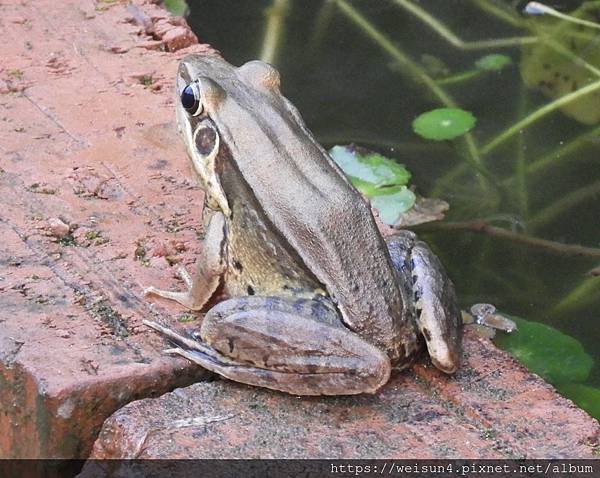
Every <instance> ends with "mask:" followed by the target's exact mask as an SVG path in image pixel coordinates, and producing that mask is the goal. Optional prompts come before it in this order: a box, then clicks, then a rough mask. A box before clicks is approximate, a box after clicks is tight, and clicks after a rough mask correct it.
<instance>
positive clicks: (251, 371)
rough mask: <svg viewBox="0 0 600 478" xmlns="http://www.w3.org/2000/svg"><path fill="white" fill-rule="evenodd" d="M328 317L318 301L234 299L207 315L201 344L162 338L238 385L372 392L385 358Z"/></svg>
mask: <svg viewBox="0 0 600 478" xmlns="http://www.w3.org/2000/svg"><path fill="white" fill-rule="evenodd" d="M327 315H329V313H328V311H325V312H324V311H323V310H322V308H321V304H319V303H318V302H316V301H310V300H301V301H285V300H284V299H278V298H274V297H258V296H254V297H247V298H237V299H231V300H228V301H225V302H221V303H220V304H218V305H217V306H215V307H214V308H213V309H212V310H211V311H210V312H209V313H208V314H207V316H206V317H205V318H204V320H203V322H202V326H201V330H200V336H201V337H202V341H201V342H200V341H195V340H191V339H188V338H186V337H182V336H179V335H178V334H176V333H173V332H172V331H168V332H167V335H168V336H169V338H170V339H171V340H173V341H174V342H175V343H177V344H178V345H179V348H178V349H173V350H172V351H171V352H172V353H178V354H179V355H182V356H184V357H186V358H188V359H189V360H192V361H194V362H196V363H198V364H199V365H201V366H202V367H204V368H207V369H209V370H212V371H213V372H216V373H218V374H220V375H222V376H224V377H227V378H229V379H231V380H235V381H237V382H242V383H246V384H248V385H255V386H260V387H266V388H271V389H274V390H280V391H283V392H287V393H291V394H294V395H353V394H358V393H373V392H375V391H376V390H377V389H378V388H379V387H381V386H382V385H383V384H385V383H386V382H387V381H388V379H389V376H390V370H391V366H390V361H389V359H388V357H387V356H386V355H385V353H384V352H382V351H380V350H379V349H378V348H376V347H375V346H373V345H371V344H369V343H368V342H366V341H364V340H363V339H362V338H361V337H359V336H358V335H356V334H354V333H353V332H351V331H350V330H348V329H346V328H345V327H343V326H342V325H341V324H340V325H337V324H334V323H333V322H332V321H331V320H328V319H327V318H325V316H327ZM148 325H151V326H152V327H154V325H152V324H148ZM155 328H156V327H155Z"/></svg>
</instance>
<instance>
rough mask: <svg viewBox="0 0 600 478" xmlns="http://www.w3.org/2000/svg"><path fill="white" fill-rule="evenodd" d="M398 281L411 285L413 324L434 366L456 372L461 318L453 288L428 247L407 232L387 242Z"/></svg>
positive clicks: (458, 362) (392, 237)
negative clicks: (414, 309)
mask: <svg viewBox="0 0 600 478" xmlns="http://www.w3.org/2000/svg"><path fill="white" fill-rule="evenodd" d="M387 244H388V249H389V251H390V256H391V257H392V262H393V263H394V266H395V268H396V269H397V270H398V272H399V274H400V280H401V281H403V282H404V283H405V284H406V283H408V284H411V285H412V288H413V290H412V291H411V292H412V294H414V295H413V298H414V303H415V308H416V322H417V326H418V327H419V330H420V331H421V334H422V335H423V337H424V338H425V342H426V344H427V351H428V353H429V356H430V357H431V361H432V362H433V364H434V365H435V366H436V367H437V368H439V369H440V370H442V371H444V372H446V373H453V372H455V371H456V370H457V369H458V367H459V365H460V359H461V355H462V318H461V313H460V309H459V307H458V301H457V299H456V294H455V292H454V285H453V284H452V281H451V280H450V278H449V277H448V275H447V274H446V271H445V270H444V267H443V266H442V264H441V262H440V260H439V259H438V258H437V256H436V255H435V254H434V253H433V252H432V251H431V249H429V246H428V245H427V244H426V243H425V242H423V241H421V240H419V239H418V237H417V236H416V235H415V234H414V233H412V232H410V231H400V234H399V235H398V236H391V237H390V238H388V239H387Z"/></svg>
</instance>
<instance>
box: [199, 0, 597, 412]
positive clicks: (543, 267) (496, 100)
mask: <svg viewBox="0 0 600 478" xmlns="http://www.w3.org/2000/svg"><path fill="white" fill-rule="evenodd" d="M188 3H189V4H190V7H191V15H190V18H189V19H188V20H189V22H190V24H191V25H192V27H193V29H194V30H195V32H196V33H197V34H198V36H199V38H200V40H201V41H202V42H207V43H210V44H212V45H213V46H215V47H216V48H217V49H219V50H220V51H221V52H222V54H223V56H224V57H225V58H226V59H227V60H228V61H230V62H231V63H233V64H236V65H239V64H242V63H243V62H245V61H247V60H251V59H256V58H263V59H266V60H270V61H271V62H272V63H273V64H275V65H276V66H277V68H278V69H279V70H280V72H281V76H282V90H283V92H284V94H285V95H286V96H288V97H289V98H290V99H291V100H292V101H293V102H294V103H295V104H296V106H297V107H298V108H299V110H300V111H301V112H302V114H303V116H304V118H305V120H306V122H307V123H308V125H309V127H310V128H311V130H312V131H313V132H314V133H315V134H316V136H317V138H318V139H319V140H320V141H321V142H322V143H324V144H325V145H327V146H331V145H334V144H347V143H351V142H354V143H358V144H361V145H364V146H367V147H369V148H371V149H375V150H377V151H380V152H381V153H383V154H385V155H387V156H389V157H393V158H395V159H397V160H398V161H399V162H401V163H404V164H405V165H406V166H407V167H408V169H409V170H410V171H412V173H413V183H414V184H416V185H417V186H418V190H419V192H420V193H421V194H423V195H425V196H436V197H440V198H443V199H445V200H446V201H448V202H449V203H450V207H451V209H450V213H449V214H448V216H447V218H446V220H448V221H472V220H474V219H484V220H486V221H489V222H490V223H492V224H494V225H497V226H501V227H505V228H508V229H512V230H514V231H516V232H519V233H524V234H528V235H531V236H535V237H541V238H544V239H548V240H552V241H557V242H561V243H571V244H581V245H585V246H589V247H600V208H599V206H598V200H599V199H600V132H599V130H598V124H599V122H598V121H593V122H592V123H593V124H583V123H581V122H579V121H578V120H576V119H573V118H570V117H567V116H565V114H563V113H562V112H561V111H554V112H552V113H551V114H549V115H546V116H544V117H543V118H541V119H540V120H539V121H536V122H534V123H532V124H530V125H526V127H524V128H522V130H521V132H520V133H517V134H515V135H514V136H512V137H511V138H509V139H508V140H507V141H505V142H503V143H502V144H501V145H499V146H498V147H496V148H494V149H493V150H491V151H490V152H488V153H487V154H484V153H481V155H480V156H481V161H482V163H483V165H484V167H485V168H486V169H487V171H488V172H489V178H490V179H489V180H488V181H484V180H482V178H481V175H479V174H478V173H477V172H476V171H475V169H474V168H473V167H470V166H469V165H468V164H467V162H466V161H465V157H467V156H468V154H467V152H466V147H465V143H464V141H462V140H458V141H454V142H432V141H426V140H423V139H420V138H419V137H418V136H417V135H416V134H415V133H414V132H413V131H412V128H411V122H412V121H413V119H414V118H415V117H416V116H417V115H419V114H420V113H423V112H425V111H428V110H430V109H433V108H438V107H440V106H443V104H442V102H441V101H440V98H439V95H438V96H436V94H435V92H432V89H431V88H428V87H425V86H424V85H423V83H422V81H416V80H415V77H414V75H411V74H409V73H407V71H408V70H409V68H407V67H406V65H399V63H398V58H397V57H396V58H394V57H393V54H391V53H390V52H389V51H386V49H385V48H386V47H385V45H384V46H382V42H381V38H384V40H383V41H384V42H385V41H386V39H387V40H388V41H389V45H388V49H389V48H392V49H393V48H398V49H399V50H397V51H400V52H401V54H402V55H405V56H406V57H408V58H409V59H410V61H412V62H414V64H416V65H417V67H418V68H420V69H421V70H422V71H425V72H426V73H427V74H429V75H430V77H433V78H435V77H436V76H437V77H440V74H439V73H437V72H435V71H433V70H432V69H431V68H427V67H426V66H424V65H426V64H431V63H432V61H431V60H430V59H428V58H430V57H435V58H436V59H437V60H441V62H443V64H444V65H445V68H446V69H447V70H448V72H449V73H447V75H448V74H449V75H450V76H451V75H455V74H458V73H462V72H465V71H468V70H471V69H472V68H473V64H474V62H475V61H476V60H478V59H479V58H481V57H483V56H484V55H487V54H490V53H501V54H504V55H508V56H510V57H511V58H512V61H513V63H512V65H510V66H509V67H507V68H505V69H503V70H502V71H498V72H488V73H486V74H483V75H481V76H479V77H477V78H473V79H470V80H468V81H463V82H458V83H453V84H440V85H439V86H440V88H442V89H443V92H444V93H445V94H447V95H450V96H451V97H452V99H453V100H454V102H455V103H456V105H458V106H460V107H461V108H463V109H466V110H468V111H471V112H472V113H473V114H474V115H475V116H476V117H477V125H476V127H475V129H474V130H473V131H472V135H473V140H474V142H475V144H476V145H477V147H478V149H479V150H480V151H482V150H483V149H484V147H485V145H486V144H488V143H489V142H490V141H491V140H492V139H494V138H495V137H497V136H498V135H499V134H500V133H501V132H502V131H504V130H505V129H507V128H509V127H510V126H511V125H514V124H515V123H516V122H517V121H519V120H520V119H522V118H524V117H526V116H527V115H528V114H530V113H531V112H533V111H535V110H537V109H538V108H540V107H542V106H543V105H545V104H548V103H549V102H550V101H551V100H552V99H551V98H548V97H547V96H545V95H544V94H543V93H542V92H541V91H539V90H535V89H530V88H527V87H526V86H525V85H524V84H523V80H522V69H523V65H522V64H521V61H522V57H523V51H522V47H521V46H520V45H515V46H510V47H505V46H496V47H490V48H477V44H476V43H475V44H472V45H471V47H470V48H471V49H469V46H467V48H460V47H457V46H454V45H452V44H451V43H450V42H449V41H447V40H446V39H444V38H443V36H442V34H440V33H439V32H436V31H434V28H432V27H431V25H427V24H426V22H424V21H422V20H421V19H418V18H417V17H416V16H415V15H414V14H413V13H410V12H409V11H408V10H407V8H406V2H402V1H394V0H369V1H365V0H362V1H356V0H355V1H347V2H343V3H344V4H345V5H349V6H350V7H351V8H353V9H354V10H355V11H356V12H357V13H358V16H357V15H354V16H352V14H351V13H350V14H349V13H348V9H343V8H341V7H340V6H339V4H338V3H336V2H335V1H330V2H327V1H324V0H295V1H294V0H288V1H281V0H279V1H278V0H275V1H264V0H243V1H242V0H195V1H191V2H188ZM403 3H404V6H403ZM516 3H517V2H511V1H508V0H507V1H504V2H501V1H497V2H494V1H491V0H421V1H420V2H412V3H411V4H412V5H415V4H416V5H419V6H420V7H421V8H422V9H423V10H425V11H426V12H428V13H429V14H431V15H432V16H435V19H437V20H438V21H440V22H442V23H443V24H444V25H445V26H446V27H447V28H448V29H449V30H450V31H451V32H453V33H454V34H455V35H456V36H458V37H459V38H460V39H461V40H463V41H465V42H480V41H484V40H490V39H496V38H507V37H525V36H534V35H535V34H536V33H537V32H538V31H537V30H536V28H537V26H536V25H539V24H540V23H537V24H534V23H533V22H542V23H541V24H543V22H547V21H548V20H547V19H543V18H535V19H527V18H524V17H522V16H520V15H519V14H518V13H517V11H516V9H515V6H514V5H513V4H516ZM554 3H555V4H556V3H560V2H554ZM571 3H573V2H571ZM277 8H281V9H282V10H281V12H282V15H281V16H280V17H279V20H280V21H279V22H278V21H277V20H272V21H271V29H269V27H268V25H269V18H271V19H272V18H273V17H277V15H276V12H277V11H278V10H277ZM490 8H491V9H492V10H490ZM268 12H271V13H273V12H275V14H273V15H271V16H270V15H269V14H268ZM596 15H597V13H596ZM361 22H362V23H361ZM365 22H368V23H369V24H370V25H371V26H372V27H373V30H372V31H371V34H369V33H368V32H367V29H368V28H369V27H368V26H365ZM373 31H374V32H375V34H373ZM573 32H574V33H573V35H574V36H575V37H577V35H580V37H584V36H585V38H588V39H589V48H590V49H591V48H593V47H596V49H597V50H598V49H600V47H599V46H598V43H600V40H599V38H600V37H598V33H599V32H600V30H596V31H594V30H592V29H583V28H579V27H578V28H577V29H576V30H575V29H573ZM377 35H379V40H380V41H379V43H378V42H377V41H376V40H374V39H373V36H377ZM586 35H587V36H586ZM577 38H579V37H577ZM561 41H563V40H561V39H560V38H559V42H561ZM585 41H587V40H585ZM269 42H270V44H271V45H275V47H274V48H272V49H271V50H270V52H269V49H268V48H267V47H265V45H267V44H269ZM571 43H573V42H572V41H571ZM565 44H566V46H567V47H569V45H568V41H567V40H565ZM390 45H391V47H390ZM584 46H585V43H584ZM571 47H572V48H571V50H572V51H574V50H576V49H577V48H578V49H579V51H580V52H581V50H583V52H582V53H581V55H582V56H583V57H584V58H585V59H586V61H589V62H590V64H592V65H593V66H595V67H597V68H600V56H598V55H596V56H595V57H589V56H586V55H587V52H586V51H585V48H582V47H581V46H580V45H579V46H577V48H575V46H573V45H571ZM576 53H577V51H576ZM543 68H545V69H546V70H547V71H546V72H542V73H541V77H540V78H541V79H540V80H539V81H538V82H537V83H538V86H539V84H541V83H543V82H546V81H547V82H549V83H550V82H552V81H554V78H555V77H556V78H557V81H559V80H560V81H562V80H561V79H560V78H559V76H560V75H561V73H558V72H557V71H555V66H554V64H552V63H551V62H550V64H548V65H545V66H544V67H543ZM582 75H583V76H581V75H580V76H581V78H580V80H581V82H583V83H584V84H585V82H586V81H587V82H591V81H597V80H598V78H594V77H593V74H592V73H590V72H589V71H587V72H585V73H584V74H582ZM441 76H443V75H441ZM563 76H566V75H564V74H563ZM564 81H567V80H566V79H565V80H564ZM569 81H573V80H572V79H571V78H569ZM542 86H543V84H542ZM578 86H580V85H578ZM588 98H589V101H590V103H593V102H594V101H595V102H596V106H597V108H598V109H599V110H600V97H598V96H597V94H590V95H588V97H586V99H588ZM592 106H593V105H592ZM599 120H600V118H599ZM582 135H583V136H582ZM576 138H579V139H577V140H576ZM565 147H569V148H570V149H571V151H570V152H569V151H565V150H564V148H565ZM561 148H562V149H561ZM540 159H543V160H544V161H546V160H547V163H546V164H550V165H546V166H543V167H540V166H539V164H543V163H537V167H536V168H534V169H532V170H531V171H529V173H528V174H524V173H523V171H524V170H525V169H526V168H527V167H528V166H531V165H532V164H536V162H537V161H539V160H540ZM492 183H495V185H494V184H492ZM422 235H423V237H424V238H425V239H426V240H427V241H429V242H430V243H431V244H432V245H433V247H434V248H435V250H436V252H437V253H438V254H439V255H440V257H441V259H442V261H443V262H444V264H445V265H446V267H447V268H448V270H449V273H450V275H451V277H452V278H453V280H454V282H455V284H456V287H457V292H458V294H459V297H460V300H461V305H462V306H464V307H467V306H468V305H469V304H472V303H474V302H490V303H493V304H495V305H496V306H497V307H498V309H500V310H501V311H503V312H505V313H508V314H511V315H515V316H518V317H522V318H524V319H527V320H530V321H536V322H541V323H545V324H548V325H551V326H552V327H554V328H556V329H558V330H560V331H561V332H563V333H565V334H568V335H570V336H572V337H574V338H575V339H576V340H578V341H579V342H580V343H581V344H582V345H583V347H584V349H585V352H586V353H587V354H589V355H590V356H592V357H593V359H594V362H595V365H594V367H593V369H592V371H591V374H590V376H589V378H588V379H587V381H586V382H585V383H586V384H587V385H589V386H592V387H596V389H598V388H600V367H599V366H598V364H599V363H600V347H599V344H600V327H599V326H598V324H599V320H600V280H599V279H600V278H593V277H590V276H589V275H587V272H588V271H590V270H591V269H592V268H594V267H598V265H599V263H600V260H599V259H598V258H596V259H593V258H585V257H584V258H582V257H574V256H564V255H559V254H556V253H553V252H548V251H544V250H541V249H539V248H533V247H528V246H525V245H521V244H517V243H515V242H513V241H510V240H507V239H499V238H495V237H490V236H486V235H480V234H475V233H472V232H467V231H437V232H428V233H423V234H422ZM563 352H564V351H563V350H560V349H557V350H555V354H556V357H557V359H558V360H560V359H561V353H563ZM598 393H600V391H599V392H598ZM599 396H600V395H599ZM580 401H581V400H580ZM588 408H589V407H588Z"/></svg>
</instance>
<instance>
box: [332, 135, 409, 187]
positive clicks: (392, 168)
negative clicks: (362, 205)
mask: <svg viewBox="0 0 600 478" xmlns="http://www.w3.org/2000/svg"><path fill="white" fill-rule="evenodd" d="M329 154H330V155H331V157H332V158H333V160H334V161H335V162H336V163H337V164H338V166H339V167H340V168H342V171H344V173H345V174H346V176H348V177H349V178H350V179H351V181H352V183H353V184H354V180H357V181H356V184H354V186H355V187H357V188H359V189H360V186H359V185H360V184H361V183H369V184H370V185H371V186H373V187H375V188H380V187H384V186H402V185H406V184H408V181H409V180H410V173H409V172H408V170H407V169H406V168H405V167H404V166H402V165H401V164H398V163H396V162H395V161H392V160H391V159H388V158H386V157H385V156H382V155H381V154H377V153H371V152H368V153H365V154H362V153H361V152H360V151H359V150H357V149H356V148H350V147H347V146H334V147H333V148H331V150H330V151H329ZM361 192H363V191H361ZM367 195H369V194H367Z"/></svg>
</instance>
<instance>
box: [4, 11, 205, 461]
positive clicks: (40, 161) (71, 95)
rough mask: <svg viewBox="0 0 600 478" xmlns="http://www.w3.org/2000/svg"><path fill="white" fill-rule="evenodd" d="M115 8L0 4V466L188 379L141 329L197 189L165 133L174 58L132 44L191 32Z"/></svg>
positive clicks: (182, 244)
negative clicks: (144, 292) (150, 289)
mask: <svg viewBox="0 0 600 478" xmlns="http://www.w3.org/2000/svg"><path fill="white" fill-rule="evenodd" d="M127 3H129V2H119V3H117V4H113V3H111V2H93V1H83V2H82V1H61V2H55V1H52V0H36V1H35V2H32V1H12V2H11V1H3V2H1V4H0V29H1V31H2V39H3V41H2V44H1V45H0V115H1V120H2V121H0V168H1V170H0V238H1V241H0V457H73V456H75V457H86V456H87V454H88V452H89V449H90V447H91V445H92V443H93V440H94V438H95V436H96V434H97V432H98V430H99V427H100V425H101V424H102V422H103V420H104V419H105V418H106V417H107V416H108V415H110V414H111V413H112V412H114V411H115V410H116V409H117V408H119V407H120V406H121V405H123V404H124V403H127V402H129V401H131V400H133V399H136V398H142V397H147V396H155V395H158V394H160V393H163V392H165V391H168V390H171V389H173V388H174V387H176V386H183V385H187V384H190V383H192V381H194V380H196V379H198V378H199V377H201V376H202V375H203V374H202V372H201V371H200V370H199V369H197V368H193V367H190V366H189V365H188V364H187V363H186V362H185V361H183V360H173V359H170V358H166V357H162V356H161V355H160V347H161V346H162V344H161V342H160V341H159V340H158V339H157V338H156V336H155V334H153V333H151V332H149V331H148V330H146V329H145V327H143V326H141V320H142V319H143V318H148V317H159V316H162V315H163V313H164V312H165V309H164V308H162V306H161V305H160V304H158V305H156V306H152V305H151V304H149V303H148V302H146V301H145V300H144V299H143V298H142V297H141V289H142V286H143V285H145V284H150V283H152V284H159V285H162V286H165V287H167V286H173V285H174V284H175V281H174V280H173V277H172V274H171V272H170V266H169V261H170V262H171V263H173V262H174V261H190V260H191V259H192V258H193V256H194V254H195V252H196V251H197V249H196V250H194V249H195V248H197V246H198V241H197V238H196V228H197V227H198V226H199V215H200V207H199V204H201V200H202V196H201V192H200V191H199V190H198V189H197V187H196V186H195V185H194V183H193V182H192V181H191V180H190V174H189V171H188V169H187V162H186V161H185V156H184V153H183V151H182V149H181V146H180V144H179V141H178V140H177V139H176V135H175V134H174V132H173V126H172V118H173V105H172V101H173V99H172V96H173V95H172V81H173V80H172V79H173V77H174V72H175V68H176V64H177V61H178V58H179V57H180V56H181V54H183V53H182V52H177V53H166V52H162V51H160V50H156V51H150V50H148V49H146V48H145V47H139V46H140V45H142V46H144V45H145V44H146V43H147V42H148V41H153V42H155V44H157V45H158V46H160V45H162V44H163V40H162V38H163V37H167V40H168V45H166V46H167V47H169V48H171V49H174V48H175V47H182V46H186V45H188V44H189V43H190V42H192V41H195V37H194V36H193V34H191V32H189V31H186V34H185V35H184V36H185V38H180V37H178V35H177V33H178V32H179V33H181V29H182V28H183V29H185V28H184V26H182V24H181V23H182V22H181V21H177V20H170V19H169V17H168V15H167V14H166V12H164V11H163V10H161V9H159V8H158V7H156V6H155V5H151V4H150V3H148V4H146V3H144V2H143V1H142V0H139V1H136V2H134V5H133V6H129V7H128V6H127ZM134 17H135V21H134V22H133V23H132V21H133V20H132V19H133V18H134ZM159 21H160V22H161V23H160V31H159V32H158V31H151V30H152V25H154V23H157V22H159ZM135 22H137V24H136V23H135ZM144 22H146V25H145V23H144ZM144 25H145V26H144ZM183 25H184V24H183ZM148 29H149V30H150V31H151V32H150V33H151V35H152V36H149V35H147V34H146V33H145V31H146V30H148ZM173 30H175V32H174V33H173ZM170 32H171V33H170ZM178 38H179V39H178ZM165 41H166V40H165ZM196 48H200V47H198V46H196ZM143 251H145V256H144V257H140V256H141V255H142V254H143ZM136 254H137V256H138V257H137V258H138V259H139V260H136ZM168 311H169V314H172V315H175V314H177V313H180V312H181V311H180V310H177V309H168Z"/></svg>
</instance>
